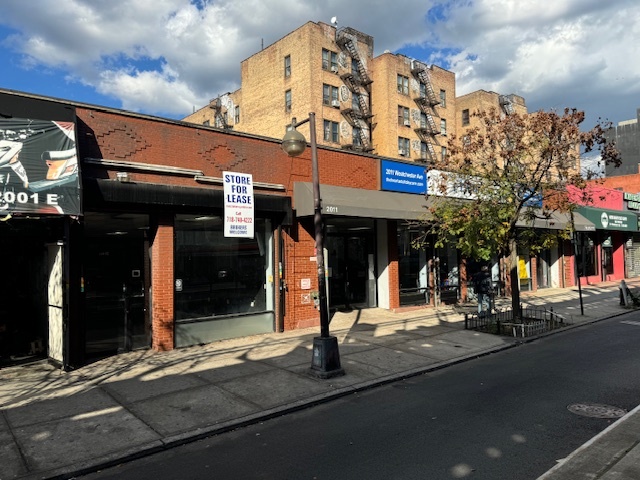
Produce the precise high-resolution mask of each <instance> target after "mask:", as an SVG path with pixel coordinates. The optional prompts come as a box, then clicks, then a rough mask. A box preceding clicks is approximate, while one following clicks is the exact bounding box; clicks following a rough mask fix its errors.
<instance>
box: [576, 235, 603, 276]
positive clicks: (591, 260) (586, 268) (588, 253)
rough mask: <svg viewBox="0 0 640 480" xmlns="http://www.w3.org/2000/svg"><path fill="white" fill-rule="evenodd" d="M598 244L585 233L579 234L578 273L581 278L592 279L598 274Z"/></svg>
mask: <svg viewBox="0 0 640 480" xmlns="http://www.w3.org/2000/svg"><path fill="white" fill-rule="evenodd" d="M596 254H597V251H596V242H595V240H594V238H593V237H592V236H591V235H590V234H589V233H585V232H581V233H579V234H578V273H579V275H580V276H581V277H591V276H593V275H596V274H597V273H598V270H597V265H598V262H597V260H596V258H597V257H596Z"/></svg>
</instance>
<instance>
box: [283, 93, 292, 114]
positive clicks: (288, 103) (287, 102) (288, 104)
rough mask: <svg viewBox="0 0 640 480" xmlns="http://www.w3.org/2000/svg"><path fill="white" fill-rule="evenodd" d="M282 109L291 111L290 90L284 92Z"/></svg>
mask: <svg viewBox="0 0 640 480" xmlns="http://www.w3.org/2000/svg"><path fill="white" fill-rule="evenodd" d="M284 109H285V111H287V112H290V111H291V90H287V91H286V92H284Z"/></svg>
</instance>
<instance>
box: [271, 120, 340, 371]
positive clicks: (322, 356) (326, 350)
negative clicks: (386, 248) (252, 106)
mask: <svg viewBox="0 0 640 480" xmlns="http://www.w3.org/2000/svg"><path fill="white" fill-rule="evenodd" d="M307 122H309V130H310V133H309V135H310V139H309V140H310V143H311V168H312V182H313V209H314V214H313V224H314V227H315V239H316V262H317V267H318V301H319V305H318V307H319V310H320V336H319V337H315V338H314V339H313V355H312V359H311V369H310V373H311V374H313V375H314V376H316V377H318V378H332V377H336V376H339V375H344V370H343V369H342V367H341V366H340V352H339V350H338V339H337V338H336V337H334V336H331V335H330V334H329V310H328V305H327V285H326V277H325V268H324V231H323V224H322V202H321V199H320V179H319V176H318V145H317V142H316V114H315V113H313V112H311V113H309V118H307V119H306V120H302V121H301V122H296V119H295V118H294V119H292V121H291V130H289V131H288V132H287V133H285V135H284V137H283V138H282V149H283V150H284V151H285V153H286V154H287V155H289V156H291V157H297V156H298V155H300V154H302V152H304V149H305V147H306V145H307V142H306V140H305V138H304V135H302V134H301V133H300V132H298V131H297V130H296V127H298V126H299V125H303V124H305V123H307Z"/></svg>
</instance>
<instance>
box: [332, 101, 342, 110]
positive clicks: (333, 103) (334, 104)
mask: <svg viewBox="0 0 640 480" xmlns="http://www.w3.org/2000/svg"><path fill="white" fill-rule="evenodd" d="M331 106H332V107H336V108H340V102H339V101H338V100H332V101H331Z"/></svg>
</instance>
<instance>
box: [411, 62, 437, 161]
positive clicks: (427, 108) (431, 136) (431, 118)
mask: <svg viewBox="0 0 640 480" xmlns="http://www.w3.org/2000/svg"><path fill="white" fill-rule="evenodd" d="M411 74H412V75H413V76H414V77H415V78H417V79H418V81H419V82H420V95H419V96H418V97H416V98H414V99H413V101H414V102H416V105H418V108H419V109H420V112H421V114H422V115H421V117H422V119H421V121H420V127H418V128H416V129H414V131H415V132H416V133H417V134H418V137H419V138H420V140H421V141H422V142H424V143H425V144H426V145H427V149H426V152H421V154H420V156H421V160H423V161H426V162H432V161H435V159H436V150H435V146H436V145H438V141H437V140H436V138H435V137H436V135H438V134H439V133H440V130H439V129H438V125H437V124H436V121H435V118H437V117H438V113H437V112H436V105H439V104H440V99H439V98H438V97H437V96H436V92H435V91H434V89H433V85H432V84H431V79H430V78H429V72H428V69H427V66H426V65H425V64H423V63H421V62H418V61H417V60H414V61H412V62H411Z"/></svg>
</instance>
